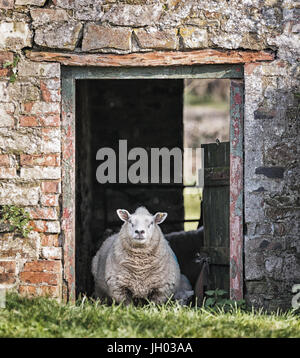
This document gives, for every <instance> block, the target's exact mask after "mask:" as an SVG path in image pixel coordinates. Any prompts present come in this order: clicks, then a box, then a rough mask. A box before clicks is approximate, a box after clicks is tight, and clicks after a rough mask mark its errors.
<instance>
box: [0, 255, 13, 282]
mask: <svg viewBox="0 0 300 358" xmlns="http://www.w3.org/2000/svg"><path fill="white" fill-rule="evenodd" d="M15 273H16V262H15V261H0V284H12V283H15V281H16V276H15Z"/></svg>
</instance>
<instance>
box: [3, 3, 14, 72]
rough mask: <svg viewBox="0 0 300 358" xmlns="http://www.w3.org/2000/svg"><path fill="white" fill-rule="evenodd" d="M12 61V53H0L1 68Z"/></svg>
mask: <svg viewBox="0 0 300 358" xmlns="http://www.w3.org/2000/svg"><path fill="white" fill-rule="evenodd" d="M1 2H3V0H0V4H1ZM0 6H1V5H0ZM13 59H14V54H13V53H12V52H7V51H0V65H1V67H2V66H3V65H4V63H6V62H12V61H13Z"/></svg>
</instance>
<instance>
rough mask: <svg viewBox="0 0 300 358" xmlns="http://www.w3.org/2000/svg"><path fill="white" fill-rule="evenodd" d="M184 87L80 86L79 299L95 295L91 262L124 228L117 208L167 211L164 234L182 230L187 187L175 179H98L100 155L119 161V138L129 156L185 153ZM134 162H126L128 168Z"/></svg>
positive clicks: (174, 83)
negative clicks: (136, 151) (104, 151)
mask: <svg viewBox="0 0 300 358" xmlns="http://www.w3.org/2000/svg"><path fill="white" fill-rule="evenodd" d="M183 87H184V84H183V80H157V79H155V80H153V79H143V80H79V81H77V82H76V153H77V158H76V159H77V176H76V188H77V192H76V197H77V206H76V209H77V210H76V212H77V220H76V223H77V225H76V290H77V295H78V294H79V293H86V294H88V295H91V294H92V292H93V279H92V275H91V272H90V265H91V260H92V257H93V256H94V254H95V253H96V251H97V249H98V248H99V247H100V245H101V243H102V242H103V240H104V239H105V238H106V237H107V236H108V235H109V234H110V233H111V232H112V231H116V230H118V229H119V228H120V226H121V221H120V220H119V218H118V217H117V215H116V210H117V209H118V208H124V209H127V210H128V211H129V212H133V211H134V210H135V209H136V208H137V207H138V206H141V205H143V206H146V207H147V209H148V210H149V211H150V212H151V213H155V212H157V211H166V212H168V218H167V220H166V221H165V222H164V223H163V224H162V225H161V228H162V230H163V232H164V233H168V232H171V231H179V230H182V229H183V220H184V205H183V187H182V184H176V183H174V180H173V177H172V175H171V182H170V184H164V183H161V178H160V183H158V184H151V183H149V184H131V183H127V184H118V183H113V184H111V183H106V184H100V183H99V182H98V181H97V180H96V170H97V167H98V166H99V165H100V164H101V161H99V160H96V153H97V151H98V150H99V149H100V148H103V147H110V148H113V149H114V150H115V152H116V154H117V157H118V151H119V140H120V139H126V140H127V141H128V142H127V145H128V152H129V151H130V149H131V148H133V147H142V148H144V149H145V150H146V151H147V152H148V153H149V151H150V148H162V147H167V148H170V149H171V148H174V147H178V148H181V149H182V148H183ZM149 158H150V155H149ZM102 162H103V161H102ZM170 162H171V174H172V173H173V166H172V164H173V163H172V160H171V161H170ZM117 163H118V161H117ZM132 163H134V161H128V166H130V165H131V164H132ZM160 164H161V163H160ZM149 165H150V163H149ZM117 167H118V166H117ZM160 172H161V171H160ZM149 174H150V170H149ZM117 175H118V170H117Z"/></svg>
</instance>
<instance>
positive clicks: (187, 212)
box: [183, 187, 202, 231]
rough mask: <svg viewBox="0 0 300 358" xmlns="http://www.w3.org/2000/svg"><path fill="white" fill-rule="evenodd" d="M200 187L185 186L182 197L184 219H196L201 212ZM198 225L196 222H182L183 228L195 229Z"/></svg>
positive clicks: (186, 229)
mask: <svg viewBox="0 0 300 358" xmlns="http://www.w3.org/2000/svg"><path fill="white" fill-rule="evenodd" d="M201 193H202V189H199V188H197V187H195V188H185V189H184V191H183V198H184V218H185V219H186V220H192V219H198V220H199V218H200V212H201V206H200V205H201V197H202V194H201ZM197 227H198V222H197V221H196V222H186V223H184V230H185V231H189V230H196V229H197Z"/></svg>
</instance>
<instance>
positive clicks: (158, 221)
mask: <svg viewBox="0 0 300 358" xmlns="http://www.w3.org/2000/svg"><path fill="white" fill-rule="evenodd" d="M167 216H168V213H156V214H155V215H154V216H153V217H154V222H155V224H161V223H162V222H164V221H165V219H166V217H167Z"/></svg>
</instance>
